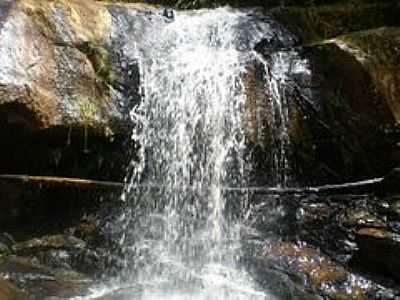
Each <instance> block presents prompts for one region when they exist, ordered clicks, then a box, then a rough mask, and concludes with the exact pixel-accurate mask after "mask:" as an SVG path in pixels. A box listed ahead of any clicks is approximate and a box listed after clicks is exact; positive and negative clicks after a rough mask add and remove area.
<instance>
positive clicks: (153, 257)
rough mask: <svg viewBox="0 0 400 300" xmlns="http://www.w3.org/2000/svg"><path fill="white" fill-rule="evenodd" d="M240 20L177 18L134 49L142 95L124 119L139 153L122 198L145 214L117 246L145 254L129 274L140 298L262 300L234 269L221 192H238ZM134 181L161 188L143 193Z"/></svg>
mask: <svg viewBox="0 0 400 300" xmlns="http://www.w3.org/2000/svg"><path fill="white" fill-rule="evenodd" d="M242 17H244V15H243V16H241V15H240V14H238V13H231V12H227V11H225V10H222V9H221V10H219V11H218V10H217V11H213V12H210V11H204V12H197V13H196V14H188V13H181V12H178V13H176V15H175V20H174V21H173V22H171V23H169V24H168V25H166V26H165V27H163V28H162V29H161V32H158V36H159V37H161V38H156V37H155V36H154V37H153V39H152V38H150V39H149V40H147V41H146V46H147V47H149V48H147V49H146V50H145V51H140V49H141V48H142V47H143V45H137V48H138V49H139V50H138V52H137V54H138V60H139V61H140V69H141V72H142V87H143V95H144V98H143V100H142V102H141V104H140V105H139V106H137V107H135V108H134V109H133V110H132V111H131V117H132V120H133V121H134V123H135V124H136V129H135V131H134V133H133V139H134V140H135V141H136V142H137V143H138V144H139V145H141V148H140V149H141V151H140V157H139V160H138V161H137V162H135V163H134V164H133V168H134V170H135V171H134V174H133V176H132V178H131V180H130V184H131V188H130V189H128V192H127V197H128V198H132V197H133V198H137V199H134V202H135V203H138V202H140V203H141V204H140V207H141V208H140V212H141V214H142V215H140V216H139V215H138V214H135V213H133V216H134V218H135V222H134V224H136V226H138V227H139V228H138V227H136V226H134V227H136V228H131V230H133V231H134V233H133V236H132V241H133V244H129V242H126V241H124V242H123V244H124V246H128V247H131V249H134V255H133V256H134V257H136V258H137V257H142V255H143V252H145V254H144V255H145V256H146V257H145V258H144V259H145V260H146V262H143V263H139V264H135V268H134V269H135V271H134V272H133V273H132V275H131V276H132V278H133V280H135V282H136V283H137V284H139V285H141V286H142V287H143V291H142V293H141V295H142V298H143V299H264V298H265V294H264V293H262V292H259V291H257V290H256V288H255V286H254V285H253V283H252V282H251V280H250V278H249V276H248V275H247V274H246V272H245V271H244V270H243V269H241V268H240V266H239V262H238V259H239V257H240V244H239V240H240V239H239V228H238V225H239V223H238V220H234V219H232V218H230V217H229V216H226V215H225V205H226V201H227V200H228V199H226V198H225V197H224V195H223V191H222V188H221V187H222V186H224V185H228V184H229V185H233V186H244V185H245V178H244V176H243V175H244V168H245V161H244V150H245V136H244V130H243V126H242V124H243V122H242V118H243V116H244V103H245V96H244V87H243V83H242V81H241V76H242V75H243V72H245V60H246V55H247V53H246V52H241V51H240V50H239V49H237V46H238V43H239V41H238V40H237V39H238V38H239V37H238V36H237V31H236V26H238V22H239V19H240V18H242ZM158 29H160V28H158ZM138 182H148V183H152V184H158V185H160V186H164V188H162V189H161V191H159V193H155V192H154V191H150V192H149V193H148V194H147V195H143V191H135V188H134V186H135V184H137V183H138ZM229 200H230V201H237V200H239V199H229ZM150 202H151V203H152V204H150V205H149V203H150ZM128 230H129V229H128Z"/></svg>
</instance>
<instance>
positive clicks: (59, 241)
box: [13, 234, 86, 254]
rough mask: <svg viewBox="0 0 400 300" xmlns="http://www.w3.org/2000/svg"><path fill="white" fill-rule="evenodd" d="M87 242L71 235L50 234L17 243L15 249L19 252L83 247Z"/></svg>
mask: <svg viewBox="0 0 400 300" xmlns="http://www.w3.org/2000/svg"><path fill="white" fill-rule="evenodd" d="M85 247H86V243H85V242H84V241H83V240H81V239H78V238H77V237H74V236H70V235H62V234H59V235H49V236H44V237H41V238H34V239H32V240H29V241H25V242H21V243H17V244H16V245H15V246H14V247H13V250H14V251H15V252H16V253H18V254H23V253H31V252H35V251H42V250H47V249H65V250H69V249H83V248H85Z"/></svg>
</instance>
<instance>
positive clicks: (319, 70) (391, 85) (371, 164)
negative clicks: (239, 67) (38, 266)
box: [252, 27, 400, 185]
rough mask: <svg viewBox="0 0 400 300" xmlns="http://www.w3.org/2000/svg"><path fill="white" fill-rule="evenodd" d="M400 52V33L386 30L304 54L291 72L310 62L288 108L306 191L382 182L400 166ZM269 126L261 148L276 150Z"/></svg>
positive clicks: (302, 50) (294, 81) (296, 165)
mask: <svg viewBox="0 0 400 300" xmlns="http://www.w3.org/2000/svg"><path fill="white" fill-rule="evenodd" d="M399 47H400V31H399V28H398V27H382V28H378V29H371V30H367V31H360V32H356V33H351V34H348V35H344V36H339V37H336V38H334V39H330V40H326V41H324V42H319V43H315V44H312V45H308V46H299V47H298V48H297V51H298V53H299V58H298V59H297V60H293V61H292V64H293V65H294V66H296V65H297V64H298V62H299V61H301V59H304V60H306V61H307V62H308V65H309V68H310V70H311V73H310V74H309V75H307V74H306V73H304V74H303V75H301V76H300V77H299V76H298V74H296V73H295V71H293V73H292V74H291V75H290V76H291V83H290V86H291V87H290V89H289V90H288V95H289V98H288V100H287V101H288V103H289V112H288V116H289V119H290V121H289V125H288V135H289V139H290V141H291V148H292V151H291V153H290V155H291V157H290V159H289V161H291V162H292V169H293V171H294V173H296V174H297V175H298V176H297V177H298V181H299V182H300V183H303V184H317V185H318V184H322V183H333V182H345V181H357V180H360V179H364V178H371V177H381V176H383V175H385V174H386V173H388V172H389V171H390V170H391V169H392V168H394V167H396V166H397V165H399V164H400V148H399V146H398V140H399V137H400V130H399V121H400V120H399V117H398V115H399V112H398V103H399V99H400V93H399V89H398V87H399V86H400V82H399V75H400V73H399V69H398V66H399V61H400V60H399V59H400V52H399V50H398V49H399ZM283 51H285V50H283ZM288 51H290V50H288ZM254 74H255V75H254V76H253V77H255V76H256V74H257V73H256V72H255V73H254ZM253 81H254V80H253ZM252 87H253V89H254V90H255V92H252V94H254V95H258V94H260V92H257V91H259V90H260V87H258V86H257V85H256V84H252ZM257 93H258V94H257ZM264 114H266V113H264ZM266 124H267V126H265V127H266V129H265V131H266V133H265V134H264V135H261V136H266V137H267V138H261V139H260V138H259V139H258V140H259V143H260V144H263V145H264V146H263V147H264V148H265V149H270V148H271V147H272V145H271V142H270V141H269V140H268V131H269V130H270V129H269V128H268V123H266Z"/></svg>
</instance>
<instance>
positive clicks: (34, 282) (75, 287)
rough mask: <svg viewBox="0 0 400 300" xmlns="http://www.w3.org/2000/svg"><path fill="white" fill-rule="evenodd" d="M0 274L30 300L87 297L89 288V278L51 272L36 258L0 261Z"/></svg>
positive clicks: (59, 270) (73, 272)
mask: <svg viewBox="0 0 400 300" xmlns="http://www.w3.org/2000/svg"><path fill="white" fill-rule="evenodd" d="M0 273H1V274H2V275H3V276H6V277H7V278H8V279H9V280H10V281H11V282H12V283H13V284H15V285H16V286H18V287H19V288H20V289H22V290H23V291H25V293H26V294H27V295H29V299H38V300H42V299H47V298H48V297H59V298H62V299H65V298H72V297H75V296H79V295H84V294H85V293H87V289H88V287H89V286H90V285H91V284H92V281H91V280H90V279H89V278H88V277H86V276H84V275H82V274H80V273H77V272H75V271H72V270H65V269H52V268H50V267H48V266H43V265H41V264H40V263H39V262H38V261H37V259H35V258H24V257H18V256H14V255H12V256H9V257H7V258H6V259H3V260H2V261H0ZM0 290H1V288H0ZM0 295H1V292H0ZM1 299H3V298H1Z"/></svg>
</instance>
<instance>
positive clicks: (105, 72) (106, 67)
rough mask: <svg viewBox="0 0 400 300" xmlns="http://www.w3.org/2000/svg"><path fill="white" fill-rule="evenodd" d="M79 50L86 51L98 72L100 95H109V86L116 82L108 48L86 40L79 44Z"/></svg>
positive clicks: (97, 79)
mask: <svg viewBox="0 0 400 300" xmlns="http://www.w3.org/2000/svg"><path fill="white" fill-rule="evenodd" d="M77 48H78V50H80V51H81V52H83V53H85V55H86V56H87V58H88V59H89V61H90V62H91V64H92V66H93V69H94V71H95V73H96V84H97V89H98V92H99V96H100V97H104V96H107V95H108V92H109V88H110V86H112V85H113V84H114V82H115V76H114V74H113V72H112V66H111V63H110V60H109V54H108V52H107V50H106V49H105V48H104V47H102V46H100V45H96V44H94V43H90V42H84V43H82V44H79V45H77Z"/></svg>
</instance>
